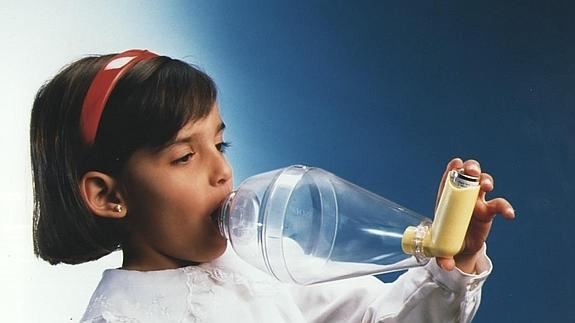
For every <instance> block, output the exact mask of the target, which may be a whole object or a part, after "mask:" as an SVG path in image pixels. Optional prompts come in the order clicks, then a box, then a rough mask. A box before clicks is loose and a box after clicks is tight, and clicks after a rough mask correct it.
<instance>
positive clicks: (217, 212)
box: [210, 205, 222, 225]
mask: <svg viewBox="0 0 575 323" xmlns="http://www.w3.org/2000/svg"><path fill="white" fill-rule="evenodd" d="M221 210H222V206H221V205H219V206H218V207H217V208H216V209H215V210H214V211H213V212H212V214H210V218H211V219H212V221H213V222H214V224H216V225H218V222H219V217H220V212H221Z"/></svg>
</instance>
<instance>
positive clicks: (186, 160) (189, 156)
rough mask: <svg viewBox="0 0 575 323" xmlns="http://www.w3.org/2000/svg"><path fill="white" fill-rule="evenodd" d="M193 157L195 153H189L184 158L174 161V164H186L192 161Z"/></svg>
mask: <svg viewBox="0 0 575 323" xmlns="http://www.w3.org/2000/svg"><path fill="white" fill-rule="evenodd" d="M193 155H194V153H187V154H185V155H184V156H182V157H180V158H178V159H176V160H174V161H173V162H172V163H174V164H185V163H187V162H189V161H190V159H192V156H193Z"/></svg>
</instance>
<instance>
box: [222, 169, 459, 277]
mask: <svg viewBox="0 0 575 323" xmlns="http://www.w3.org/2000/svg"><path fill="white" fill-rule="evenodd" d="M467 224H468V222H467ZM218 225H219V228H220V231H221V233H222V235H224V236H225V237H226V238H227V239H228V240H229V241H230V243H231V245H232V247H233V249H234V250H235V252H236V253H237V254H238V255H239V256H240V258H242V259H243V260H244V261H246V262H248V263H250V264H252V265H253V266H255V267H257V268H259V269H261V270H263V271H265V272H268V273H269V274H271V275H272V276H274V277H276V278H277V279H278V280H280V281H282V282H288V283H296V284H302V285H306V284H312V283H318V282H324V281H331V280H336V279H342V278H347V277H355V276H360V275H368V274H378V273H384V272H391V271H396V270H401V269H406V268H410V267H414V266H421V265H423V264H425V263H426V262H427V261H428V260H429V256H430V254H429V252H426V251H427V250H428V249H429V248H427V247H426V245H424V243H423V242H424V241H427V240H429V239H430V238H429V237H427V238H426V234H427V233H428V231H429V230H430V227H431V221H430V220H429V219H428V218H426V217H423V216H421V215H419V214H417V213H415V212H413V211H410V210H408V209H406V208H404V207H402V206H400V205H398V204H395V203H393V202H391V201H389V200H387V199H385V198H383V197H381V196H378V195H376V194H373V193H371V192H369V191H367V190H365V189H363V188H361V187H359V186H357V185H354V184H352V183H350V182H347V181H345V180H343V179H341V178H338V177H337V176H335V175H333V174H331V173H329V172H326V171H324V170H322V169H319V168H311V167H305V166H290V167H287V168H283V169H279V170H276V171H272V172H268V173H263V174H259V175H256V176H253V177H250V178H248V179H247V180H245V181H244V182H243V183H241V184H240V186H239V188H238V189H237V190H236V191H235V192H232V193H231V194H230V195H229V196H228V198H227V199H226V200H225V202H224V204H223V205H222V208H221V212H220V214H219V218H218ZM466 227H467V226H465V228H466ZM404 235H405V236H409V239H408V240H409V241H407V242H406V238H404ZM402 244H403V246H402ZM458 247H460V246H458Z"/></svg>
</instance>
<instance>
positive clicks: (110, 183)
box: [80, 171, 127, 218]
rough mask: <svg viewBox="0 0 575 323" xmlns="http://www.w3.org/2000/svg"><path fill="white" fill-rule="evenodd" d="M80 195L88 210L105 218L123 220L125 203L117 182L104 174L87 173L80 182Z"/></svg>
mask: <svg viewBox="0 0 575 323" xmlns="http://www.w3.org/2000/svg"><path fill="white" fill-rule="evenodd" d="M80 195H81V196H82V199H83V200H84V203H85V204H86V206H87V207H88V209H89V210H90V211H91V212H92V213H93V214H95V215H97V216H101V217H105V218H123V217H124V216H126V213H127V210H126V209H127V206H126V201H125V199H124V198H123V195H122V192H121V191H120V189H119V186H118V183H117V181H116V180H115V179H114V178H113V177H111V176H109V175H107V174H104V173H101V172H97V171H89V172H87V173H86V174H84V176H82V179H81V180H80Z"/></svg>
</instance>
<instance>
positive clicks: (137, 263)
mask: <svg viewBox="0 0 575 323" xmlns="http://www.w3.org/2000/svg"><path fill="white" fill-rule="evenodd" d="M122 252H123V259H122V269H125V270H137V271H153V270H165V269H176V268H182V267H188V266H197V265H199V263H196V262H193V261H187V260H182V259H177V258H173V257H170V256H167V255H164V254H162V253H160V252H158V251H157V250H152V249H150V248H146V247H145V246H139V248H133V247H131V246H130V245H129V244H124V245H122Z"/></svg>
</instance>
